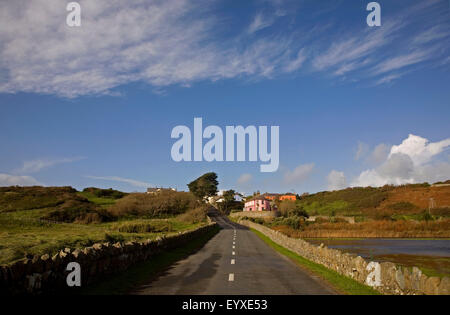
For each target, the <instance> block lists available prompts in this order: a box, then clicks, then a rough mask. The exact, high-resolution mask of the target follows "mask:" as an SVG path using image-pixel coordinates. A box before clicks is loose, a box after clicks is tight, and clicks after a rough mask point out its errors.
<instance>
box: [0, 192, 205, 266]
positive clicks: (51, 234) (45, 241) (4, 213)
mask: <svg viewBox="0 0 450 315" xmlns="http://www.w3.org/2000/svg"><path fill="white" fill-rule="evenodd" d="M205 214H206V209H204V208H203V207H201V206H199V204H198V202H197V200H196V198H195V197H194V196H193V195H191V194H190V193H185V192H164V193H162V194H154V195H148V194H144V193H136V194H126V193H123V192H120V191H117V190H113V189H99V188H94V187H90V188H86V189H84V190H83V191H81V192H79V191H77V190H75V189H73V188H72V187H38V186H35V187H17V186H14V187H0V264H4V263H10V262H13V261H15V260H18V259H22V258H23V257H24V256H25V255H30V254H31V255H34V254H44V253H49V254H53V253H56V252H57V251H58V250H60V249H63V248H65V247H70V248H80V247H85V246H90V245H92V244H94V243H97V242H106V241H110V242H116V241H128V240H141V239H153V238H155V237H157V236H158V235H161V234H167V233H175V232H179V231H183V230H186V229H191V228H194V227H196V226H199V225H201V224H203V223H204V220H205Z"/></svg>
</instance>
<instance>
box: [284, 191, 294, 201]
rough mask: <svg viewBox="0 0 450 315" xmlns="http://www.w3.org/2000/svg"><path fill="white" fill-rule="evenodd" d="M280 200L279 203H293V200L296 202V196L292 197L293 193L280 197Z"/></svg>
mask: <svg viewBox="0 0 450 315" xmlns="http://www.w3.org/2000/svg"><path fill="white" fill-rule="evenodd" d="M280 200H281V201H283V200H291V201H295V200H297V196H296V195H294V194H293V193H287V194H284V195H281V196H280Z"/></svg>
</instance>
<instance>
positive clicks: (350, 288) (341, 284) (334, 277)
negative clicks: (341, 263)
mask: <svg viewBox="0 0 450 315" xmlns="http://www.w3.org/2000/svg"><path fill="white" fill-rule="evenodd" d="M252 231H253V232H254V233H255V234H256V235H257V236H258V237H260V238H261V239H262V240H263V241H264V242H265V243H267V244H268V245H269V246H270V247H272V248H273V249H275V250H276V251H277V252H279V253H281V254H283V255H284V256H286V257H288V258H290V259H291V260H292V261H294V262H295V263H296V264H298V265H299V266H301V267H302V268H305V269H307V270H308V271H310V272H312V273H314V274H316V275H319V276H320V277H321V278H322V279H323V280H324V281H325V282H327V283H329V284H330V285H331V286H332V287H333V288H335V289H336V290H337V291H338V292H342V293H344V294H350V295H379V294H380V293H379V292H378V291H376V290H374V289H372V288H371V287H369V286H366V285H364V284H361V283H359V282H357V281H355V280H353V279H350V278H348V277H345V276H342V275H340V274H338V273H337V272H335V271H333V270H330V269H328V268H326V267H324V266H322V265H320V264H316V263H314V262H312V261H310V260H308V259H306V258H304V257H302V256H300V255H298V254H296V253H294V252H292V251H290V250H288V249H286V248H284V247H282V246H280V245H278V244H277V243H275V242H273V241H272V240H271V239H270V238H268V237H267V236H265V235H264V234H262V233H261V232H259V231H256V230H254V229H252Z"/></svg>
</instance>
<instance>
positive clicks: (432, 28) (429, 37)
mask: <svg viewBox="0 0 450 315" xmlns="http://www.w3.org/2000/svg"><path fill="white" fill-rule="evenodd" d="M443 5H444V3H443V1H439V0H433V1H427V2H421V3H418V4H416V5H411V6H410V7H407V8H406V9H405V10H402V11H401V12H400V13H397V14H395V15H392V16H383V23H382V26H381V27H380V28H372V29H367V28H365V29H361V30H360V31H355V30H352V31H349V32H347V33H345V32H344V33H343V34H342V36H340V37H339V38H338V39H333V40H332V41H331V44H330V46H329V48H328V49H324V50H323V52H321V53H319V54H317V55H315V56H314V57H313V60H312V65H313V69H314V70H315V71H319V72H324V71H326V72H327V73H331V74H332V75H333V76H337V77H346V76H349V75H350V76H351V77H352V78H355V77H356V78H358V79H361V78H365V79H369V80H372V79H373V78H374V77H375V84H376V85H379V84H385V83H389V82H392V81H394V80H396V79H398V78H400V77H402V76H403V75H405V74H406V73H409V72H411V70H412V69H411V66H415V65H418V64H421V63H425V62H433V61H438V60H442V59H445V58H446V56H448V53H449V45H448V44H447V43H446V42H445V40H442V39H445V38H446V37H448V36H449V35H450V33H449V27H450V24H449V23H448V20H445V19H440V18H439V15H440V14H441V11H442V7H443ZM424 12H426V14H423V13H424ZM424 15H425V16H426V18H424ZM430 22H432V23H430ZM413 23H414V24H416V25H417V24H420V25H421V28H422V30H421V31H419V32H418V31H417V30H415V31H413V30H412V27H413ZM436 24H437V25H436ZM380 76H381V77H380Z"/></svg>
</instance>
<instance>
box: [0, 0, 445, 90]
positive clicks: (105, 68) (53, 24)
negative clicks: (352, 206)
mask: <svg viewBox="0 0 450 315" xmlns="http://www.w3.org/2000/svg"><path fill="white" fill-rule="evenodd" d="M291 2H292V1H291ZM265 3H266V4H267V3H269V4H270V5H271V6H272V7H271V8H270V10H269V8H267V7H266V8H259V9H257V10H256V11H255V12H256V13H250V16H249V17H248V23H246V24H245V25H244V26H243V27H242V29H233V32H230V33H231V35H229V36H225V37H223V36H222V37H221V36H219V35H218V34H222V33H223V32H224V25H223V18H222V16H221V12H218V11H217V8H216V6H215V5H214V3H213V2H211V1H207V0H199V1H188V0H166V1H157V0H155V1H144V0H138V1H133V3H132V4H131V3H129V2H126V1H113V2H111V1H108V0H97V1H80V4H81V6H82V12H83V13H82V26H81V27H79V28H76V27H75V28H69V27H68V26H67V25H66V24H65V20H64V18H61V12H63V13H66V11H65V5H66V3H62V2H61V1H59V0H35V1H27V0H16V1H3V2H0V93H17V92H32V93H41V94H56V95H58V96H62V97H68V98H73V97H78V96H81V95H92V94H94V95H95V94H100V95H103V94H108V95H120V92H118V91H117V90H114V89H116V88H117V87H120V86H122V85H125V84H128V83H131V82H144V83H146V84H148V85H149V86H151V88H152V89H153V90H154V91H157V92H158V93H164V92H163V91H164V88H165V87H167V86H171V85H180V86H184V87H190V86H192V85H193V84H195V83H196V82H199V81H202V80H210V81H217V80H222V79H233V78H235V79H236V78H238V79H245V80H251V81H253V80H263V79H271V78H274V77H277V76H280V75H284V74H291V73H294V72H299V71H302V70H303V69H311V71H313V72H319V73H322V74H323V75H324V76H326V77H331V79H334V78H336V77H337V78H339V79H341V78H351V79H352V80H356V79H358V80H359V79H365V80H371V81H373V82H376V83H377V84H385V83H389V82H392V81H393V80H397V79H399V78H400V77H402V76H403V75H405V74H406V73H410V71H408V72H406V71H404V70H405V69H406V68H407V69H408V70H412V69H411V67H413V66H415V65H419V64H423V63H426V62H435V63H437V62H440V63H442V61H443V60H445V59H446V58H447V59H448V48H449V47H448V44H447V43H446V42H448V41H446V39H447V37H448V33H449V29H448V19H443V18H436V16H438V15H439V14H442V13H441V12H442V10H443V6H444V5H445V6H447V3H446V1H442V0H441V1H438V0H430V1H426V2H419V3H418V4H416V5H411V6H410V7H409V6H406V5H405V8H406V9H403V10H400V13H396V14H393V15H389V14H384V15H383V22H382V26H381V27H380V28H368V27H361V28H360V29H355V28H354V27H348V28H347V29H345V28H344V29H340V28H334V27H333V25H328V26H327V27H324V25H325V24H330V22H329V19H327V20H326V23H324V20H320V19H319V20H318V21H314V22H311V21H310V22H309V23H310V24H307V23H306V22H302V21H301V20H300V19H298V20H299V21H297V23H298V25H295V27H290V25H288V24H283V23H278V21H281V17H284V19H285V20H287V19H288V18H287V16H288V13H287V12H289V14H290V13H291V12H292V11H291V10H288V9H286V8H288V7H284V5H285V3H286V1H275V0H271V1H266V2H265ZM295 6H296V7H297V6H301V4H295ZM310 9H311V10H313V12H315V11H314V10H319V9H320V8H314V7H313V8H310ZM299 11H300V10H299ZM364 13H365V12H364ZM438 17H439V16H438ZM292 20H294V19H292ZM275 22H277V23H275ZM278 24H282V26H281V27H282V28H280V29H277V26H279V25H278ZM413 24H416V25H420V30H417V29H409V28H408V27H409V26H411V25H413ZM261 30H264V32H261ZM266 30H267V32H266ZM299 30H302V31H301V32H300V31H299ZM312 34H313V35H312ZM430 44H431V45H432V46H433V48H434V49H433V50H428V49H429V48H430V47H429V45H430ZM444 62H445V61H444ZM303 71H306V70H303Z"/></svg>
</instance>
